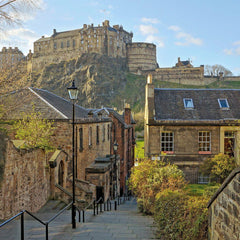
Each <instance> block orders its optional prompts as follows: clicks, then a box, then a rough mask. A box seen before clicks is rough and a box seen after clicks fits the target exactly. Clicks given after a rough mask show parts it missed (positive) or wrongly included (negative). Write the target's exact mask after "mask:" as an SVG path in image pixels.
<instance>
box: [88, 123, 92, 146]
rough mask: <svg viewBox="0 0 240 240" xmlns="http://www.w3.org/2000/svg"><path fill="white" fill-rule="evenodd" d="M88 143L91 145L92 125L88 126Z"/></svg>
mask: <svg viewBox="0 0 240 240" xmlns="http://www.w3.org/2000/svg"><path fill="white" fill-rule="evenodd" d="M88 145H89V146H92V127H89V133H88Z"/></svg>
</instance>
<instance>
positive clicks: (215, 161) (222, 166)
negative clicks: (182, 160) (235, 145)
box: [200, 153, 236, 183]
mask: <svg viewBox="0 0 240 240" xmlns="http://www.w3.org/2000/svg"><path fill="white" fill-rule="evenodd" d="M235 167H236V162H235V159H234V157H229V156H228V155H226V154H223V153H219V154H218V155H215V156H214V157H213V158H208V159H206V160H204V162H203V164H202V166H201V167H200V171H201V173H203V174H204V175H209V176H210V178H211V179H212V180H215V181H216V180H217V179H219V181H220V182H221V183H222V182H223V181H224V180H225V179H226V178H227V176H228V175H229V174H230V173H231V172H232V170H233V169H234V168H235Z"/></svg>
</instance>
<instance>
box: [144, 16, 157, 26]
mask: <svg viewBox="0 0 240 240" xmlns="http://www.w3.org/2000/svg"><path fill="white" fill-rule="evenodd" d="M141 21H142V22H143V23H152V24H157V23H160V21H159V20H158V19H157V18H145V17H143V18H142V19H141Z"/></svg>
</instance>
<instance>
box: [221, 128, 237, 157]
mask: <svg viewBox="0 0 240 240" xmlns="http://www.w3.org/2000/svg"><path fill="white" fill-rule="evenodd" d="M234 148H235V133H234V132H233V131H226V132H224V154H227V155H228V156H229V157H234Z"/></svg>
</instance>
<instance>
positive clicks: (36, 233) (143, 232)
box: [0, 199, 155, 240]
mask: <svg viewBox="0 0 240 240" xmlns="http://www.w3.org/2000/svg"><path fill="white" fill-rule="evenodd" d="M117 207H118V209H117V211H114V210H113V208H112V211H105V212H102V213H99V215H97V216H93V214H92V213H93V211H92V210H89V211H88V212H87V213H86V222H85V223H79V222H77V228H76V229H72V226H71V211H66V212H65V213H64V214H63V215H61V216H60V217H58V218H57V219H56V220H55V221H54V222H52V223H51V224H50V225H49V239H50V240H77V239H84V240H88V239H89V240H95V239H98V240H121V239H123V240H127V239H139V240H140V239H142V240H143V239H155V237H154V230H155V228H154V223H153V219H152V218H151V217H149V216H143V215H142V214H141V213H139V212H138V210H137V203H136V200H135V199H131V200H130V201H126V202H125V203H124V204H120V205H118V206H117ZM51 214H52V213H51ZM51 214H50V212H49V213H46V212H42V213H40V214H38V216H39V217H41V218H42V219H44V220H45V219H49V218H50V217H51V216H52V215H51ZM77 217H78V216H77ZM13 226H15V227H13ZM19 229H20V227H19V222H16V221H15V222H14V224H12V225H11V228H9V227H8V228H5V229H1V231H0V239H8V240H15V239H20V232H19V231H20V230H19ZM25 239H34V240H36V239H37V240H40V239H42V240H44V239H45V228H43V227H42V226H41V225H39V224H38V223H37V222H36V221H32V220H30V219H29V218H27V220H26V221H25Z"/></svg>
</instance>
